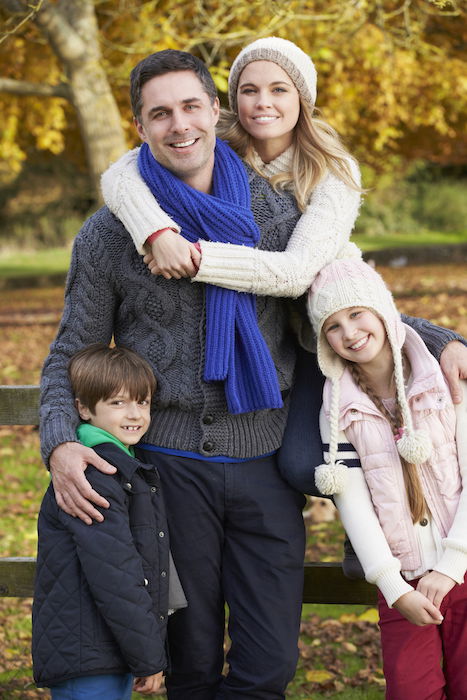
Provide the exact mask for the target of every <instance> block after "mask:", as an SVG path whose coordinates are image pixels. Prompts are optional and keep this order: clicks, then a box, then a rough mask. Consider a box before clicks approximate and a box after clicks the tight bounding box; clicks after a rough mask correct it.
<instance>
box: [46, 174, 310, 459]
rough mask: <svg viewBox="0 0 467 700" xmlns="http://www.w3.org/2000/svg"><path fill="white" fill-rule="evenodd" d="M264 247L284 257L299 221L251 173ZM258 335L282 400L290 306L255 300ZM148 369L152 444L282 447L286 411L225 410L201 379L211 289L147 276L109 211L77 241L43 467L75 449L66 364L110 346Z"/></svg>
mask: <svg viewBox="0 0 467 700" xmlns="http://www.w3.org/2000/svg"><path fill="white" fill-rule="evenodd" d="M249 178H250V185H251V192H252V208H253V211H254V214H255V218H256V221H257V222H258V225H259V227H260V229H261V241H260V246H261V248H263V249H265V250H284V248H285V247H286V245H287V241H288V239H289V237H290V235H291V233H292V231H293V228H294V226H295V224H296V222H297V219H298V217H299V211H298V210H297V207H296V205H295V200H294V198H293V196H292V195H285V194H283V193H281V194H277V193H276V192H274V191H273V190H272V188H271V187H270V185H269V184H268V183H267V181H266V180H265V179H263V178H262V177H260V176H258V175H256V174H254V173H253V172H252V171H250V172H249ZM257 315H258V323H259V327H260V330H261V332H262V333H263V336H264V338H265V340H266V342H267V344H268V346H269V349H270V351H271V355H272V359H273V361H274V364H275V366H276V370H277V374H278V379H279V385H280V389H281V392H282V393H283V396H286V395H287V394H288V392H289V391H290V388H291V385H292V380H293V370H294V365H295V348H294V340H293V337H292V334H291V333H290V332H289V331H288V311H287V306H286V304H285V302H284V300H282V299H279V298H272V297H258V298H257ZM112 337H113V338H114V340H115V343H116V344H118V345H125V346H127V347H130V348H131V349H133V350H135V351H136V352H138V353H139V354H141V355H142V356H143V357H144V358H146V360H148V361H149V363H150V364H151V366H152V367H153V369H154V373H155V375H156V378H157V381H158V388H157V392H156V395H155V402H154V406H153V408H154V413H153V419H152V422H151V426H150V428H149V431H148V432H147V434H146V436H145V440H146V441H147V442H151V443H153V444H156V445H160V446H163V447H168V448H173V449H179V450H187V451H193V452H197V453H200V454H202V455H206V456H215V455H228V456H231V457H239V458H250V457H255V456H258V455H260V454H264V453H267V452H270V451H272V450H274V449H276V448H278V447H279V445H280V443H281V440H282V434H283V431H284V427H285V421H286V417H287V400H286V401H285V405H284V407H283V408H281V409H276V410H265V411H257V412H254V413H246V414H241V415H231V414H229V413H228V412H227V407H226V402H225V396H224V387H223V384H222V383H220V382H213V383H206V382H204V381H203V379H202V376H203V366H204V337H205V309H204V285H202V284H192V283H191V282H190V281H189V280H187V279H181V280H173V279H172V280H166V279H164V278H163V277H161V276H158V277H155V276H153V275H151V274H150V273H149V271H148V270H147V268H146V265H145V264H144V263H143V261H142V258H141V256H140V255H139V254H138V253H137V252H136V250H135V248H134V245H133V242H132V240H131V238H130V236H129V234H128V232H127V231H126V229H125V228H124V227H123V225H122V224H121V223H120V221H119V220H118V219H116V218H115V217H114V216H113V215H112V214H111V213H110V211H109V210H108V209H107V208H106V207H104V208H102V209H100V210H99V211H98V212H96V214H94V215H93V216H92V217H91V218H90V219H88V221H87V222H86V223H85V224H84V226H83V228H82V229H81V231H80V232H79V234H78V236H77V237H76V240H75V244H74V248H73V254H72V259H71V266H70V271H69V274H68V279H67V285H66V291H65V307H64V312H63V318H62V321H61V324H60V327H59V331H58V334H57V337H56V339H55V341H54V342H53V344H52V346H51V350H50V354H49V356H48V358H47V360H46V362H45V365H44V368H43V372H42V381H41V446H42V455H43V458H44V460H45V461H46V463H47V461H48V458H49V456H50V453H51V452H52V450H53V449H54V448H55V447H56V446H57V445H58V444H60V443H62V442H68V441H76V436H75V430H76V426H77V424H78V415H77V413H76V411H75V409H74V406H73V400H72V393H71V388H70V383H69V380H68V376H67V365H68V362H69V359H70V357H71V356H72V355H73V353H75V352H76V351H77V350H78V349H79V348H81V347H83V346H86V345H89V344H90V343H94V342H103V343H109V342H110V341H111V339H112Z"/></svg>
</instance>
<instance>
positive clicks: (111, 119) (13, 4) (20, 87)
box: [0, 0, 126, 191]
mask: <svg viewBox="0 0 467 700" xmlns="http://www.w3.org/2000/svg"><path fill="white" fill-rule="evenodd" d="M0 8H2V9H3V11H4V12H5V13H8V14H9V16H10V20H11V21H10V26H14V22H15V21H16V22H19V21H22V20H24V19H26V20H27V21H28V22H30V23H32V25H34V27H35V29H36V30H37V32H39V33H40V35H41V36H42V37H43V38H44V39H45V40H46V45H44V44H42V46H41V51H40V53H41V61H40V63H41V64H42V65H41V67H44V68H45V69H46V70H45V73H44V76H40V77H41V78H42V80H43V79H44V78H46V79H47V80H48V82H47V83H45V81H44V82H37V83H35V82H32V81H25V80H20V79H18V78H17V77H15V78H13V77H9V76H8V73H10V74H13V75H15V74H16V75H18V73H19V74H21V73H22V70H21V69H26V71H27V72H29V71H31V73H32V74H34V73H36V74H37V66H35V65H31V63H30V62H31V59H32V60H34V59H33V55H34V54H32V55H31V53H30V52H29V51H28V50H27V47H26V41H27V40H28V39H30V40H32V41H36V42H37V40H38V38H37V32H36V33H35V32H33V31H32V30H30V29H29V27H28V26H27V25H26V28H25V31H26V33H25V35H24V36H23V37H21V38H20V37H19V35H18V34H17V33H16V32H15V33H14V34H13V37H12V43H13V45H12V47H11V48H12V49H16V50H17V51H18V54H19V61H17V62H16V65H15V61H13V62H12V63H11V64H10V70H9V71H8V67H7V66H6V68H7V74H6V75H5V76H4V77H3V78H1V79H0V91H2V92H8V93H11V94H15V95H17V96H18V97H20V96H34V97H36V98H37V97H39V98H45V97H55V98H59V99H60V100H67V101H68V102H69V103H71V104H72V105H73V107H74V109H75V111H76V115H77V118H78V123H79V127H80V132H81V137H82V142H83V145H84V148H85V152H86V158H87V163H88V166H89V171H90V175H91V178H92V180H93V182H94V186H95V189H96V191H98V190H99V177H100V175H101V173H102V172H103V171H104V170H105V168H107V166H108V164H109V162H111V161H112V160H115V159H116V158H117V157H118V156H119V155H121V154H122V153H123V151H124V150H125V147H126V145H125V138H124V131H123V128H122V125H121V118H120V112H119V109H118V106H117V104H116V101H115V98H114V96H113V94H112V90H111V86H110V84H109V81H108V78H107V75H106V73H105V70H104V66H103V61H102V54H101V49H100V40H99V29H98V25H97V18H96V13H95V6H94V2H93V1H92V0H61V1H60V2H56V3H52V2H48V0H35V2H29V1H28V0H0ZM50 51H51V52H53V54H54V58H55V60H54V59H53V57H52V56H51V55H50V54H49V52H50ZM44 54H45V55H44ZM47 54H49V55H47ZM18 63H20V66H18ZM18 68H20V71H18V70H17V69H18ZM15 69H16V70H15ZM38 77H39V76H38ZM42 106H43V107H44V106H45V110H46V112H47V111H48V109H51V112H52V115H55V117H54V119H55V123H53V121H52V123H51V119H50V116H49V117H48V116H47V115H46V114H44V123H43V128H42V129H41V128H40V127H37V126H36V128H38V146H39V147H42V148H50V149H51V150H53V151H55V152H57V151H59V150H61V147H62V144H63V141H62V139H61V138H60V136H59V132H60V131H61V129H63V128H64V127H65V115H64V113H63V111H62V107H61V105H60V103H58V105H55V109H54V107H50V105H49V104H46V105H44V104H43V105H42ZM6 111H7V113H8V111H10V115H9V116H10V118H9V128H10V133H11V132H15V131H17V130H20V129H22V128H23V124H21V116H22V115H23V113H24V112H23V110H22V109H21V101H20V100H19V99H18V100H17V101H16V102H15V105H14V107H13V109H12V110H6ZM40 111H42V110H40ZM52 119H53V117H52ZM44 127H45V128H44ZM54 127H55V128H54ZM57 132H58V133H57ZM9 135H10V134H7V138H8V136H9ZM11 136H13V133H11ZM14 140H15V139H14V138H11V139H10V143H11V142H14ZM11 155H14V154H11Z"/></svg>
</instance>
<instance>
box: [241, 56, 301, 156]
mask: <svg viewBox="0 0 467 700" xmlns="http://www.w3.org/2000/svg"><path fill="white" fill-rule="evenodd" d="M237 103H238V118H239V120H240V123H241V125H242V126H243V128H244V129H245V131H247V132H248V133H249V134H250V135H251V137H252V138H253V145H254V146H255V149H256V151H257V152H258V154H259V156H260V157H261V158H262V159H263V160H265V157H266V158H268V159H269V160H272V159H273V158H276V157H277V156H278V155H280V154H281V153H283V152H284V151H285V150H286V148H288V147H289V146H290V145H291V144H292V140H293V131H294V128H295V125H296V124H297V121H298V117H299V114H300V96H299V94H298V90H297V88H296V87H295V85H294V84H293V82H292V80H291V79H290V78H289V76H288V75H287V73H286V72H285V70H283V69H282V68H281V67H280V66H278V65H277V64H276V63H273V62H272V61H253V62H252V63H249V64H248V65H247V66H246V67H245V68H244V69H243V71H242V73H241V75H240V79H239V81H238V89H237ZM271 154H272V155H271ZM263 156H265V157H263ZM265 162H268V161H267V160H265Z"/></svg>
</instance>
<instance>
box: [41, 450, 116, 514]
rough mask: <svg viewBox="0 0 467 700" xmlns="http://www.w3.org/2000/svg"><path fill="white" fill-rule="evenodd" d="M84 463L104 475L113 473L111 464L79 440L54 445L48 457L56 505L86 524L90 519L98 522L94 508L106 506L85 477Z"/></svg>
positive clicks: (103, 499)
mask: <svg viewBox="0 0 467 700" xmlns="http://www.w3.org/2000/svg"><path fill="white" fill-rule="evenodd" d="M88 464H92V465H93V466H94V467H95V468H96V469H98V470H99V471H101V472H103V473H104V474H114V473H115V472H116V469H115V467H113V466H112V465H111V464H109V463H108V462H106V461H105V460H104V459H102V457H99V455H98V454H96V452H95V451H94V450H93V449H91V448H90V447H85V446H84V445H82V444H81V443H79V442H64V443H62V444H61V445H58V446H57V447H56V448H55V449H54V451H53V452H52V454H51V456H50V459H49V466H50V473H51V476H52V482H53V486H54V491H55V498H56V501H57V504H58V506H59V507H60V508H61V509H62V510H64V511H65V513H68V515H71V516H73V517H74V518H80V520H82V521H83V522H85V523H86V524H87V525H92V522H93V520H96V521H97V522H101V521H102V520H103V519H104V516H103V515H102V514H101V513H100V512H99V511H98V510H96V508H94V506H93V505H92V504H93V503H94V504H95V505H96V506H100V507H101V508H108V507H109V505H110V504H109V502H108V501H107V500H106V499H105V498H103V497H102V496H100V495H99V494H98V493H97V491H94V489H93V488H92V487H91V485H90V484H89V482H88V480H87V479H86V476H85V470H86V468H87V466H88Z"/></svg>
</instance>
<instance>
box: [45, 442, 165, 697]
mask: <svg viewBox="0 0 467 700" xmlns="http://www.w3.org/2000/svg"><path fill="white" fill-rule="evenodd" d="M95 450H96V452H97V453H98V454H99V455H101V457H103V458H104V459H106V460H107V461H108V462H110V463H111V464H113V465H114V466H115V467H117V468H118V471H117V472H116V474H114V475H113V476H109V475H105V474H102V473H101V472H99V471H98V470H97V469H95V468H94V467H92V466H89V467H88V468H87V470H86V476H87V478H88V480H89V482H90V484H91V486H92V487H93V488H94V489H96V491H98V492H99V493H100V494H101V495H102V496H104V497H105V498H106V499H107V500H108V501H109V502H110V508H109V509H108V510H105V509H103V510H102V512H103V514H104V518H105V519H104V521H103V522H102V523H96V522H95V523H93V524H92V525H85V524H84V523H83V522H82V521H81V520H79V519H78V518H72V517H71V516H69V515H67V514H66V513H64V512H63V511H62V510H60V508H59V507H58V506H57V503H56V500H55V495H54V490H53V486H52V484H50V486H49V488H48V490H47V491H46V494H45V496H44V499H43V501H42V505H41V510H40V514H39V522H38V531H39V546H38V556H37V573H36V581H35V595H34V603H33V631H32V654H33V666H34V679H35V681H36V683H37V685H38V686H50V685H54V684H56V683H59V682H61V681H64V680H67V679H69V678H76V677H78V676H89V675H97V674H103V673H128V672H131V673H133V674H134V675H135V676H148V675H151V674H153V673H158V672H159V671H161V670H163V669H164V668H165V667H166V656H165V635H166V623H167V609H168V572H169V541H168V533H167V524H166V518H165V509H164V504H163V499H162V495H161V492H160V482H159V475H158V473H157V471H156V470H155V469H154V468H153V467H150V466H149V465H145V464H142V463H141V462H139V461H138V460H136V459H134V458H132V457H129V456H128V455H127V454H126V453H125V452H124V451H123V450H121V449H120V448H119V447H117V446H116V445H112V444H110V443H107V444H103V445H98V446H96V447H95Z"/></svg>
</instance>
